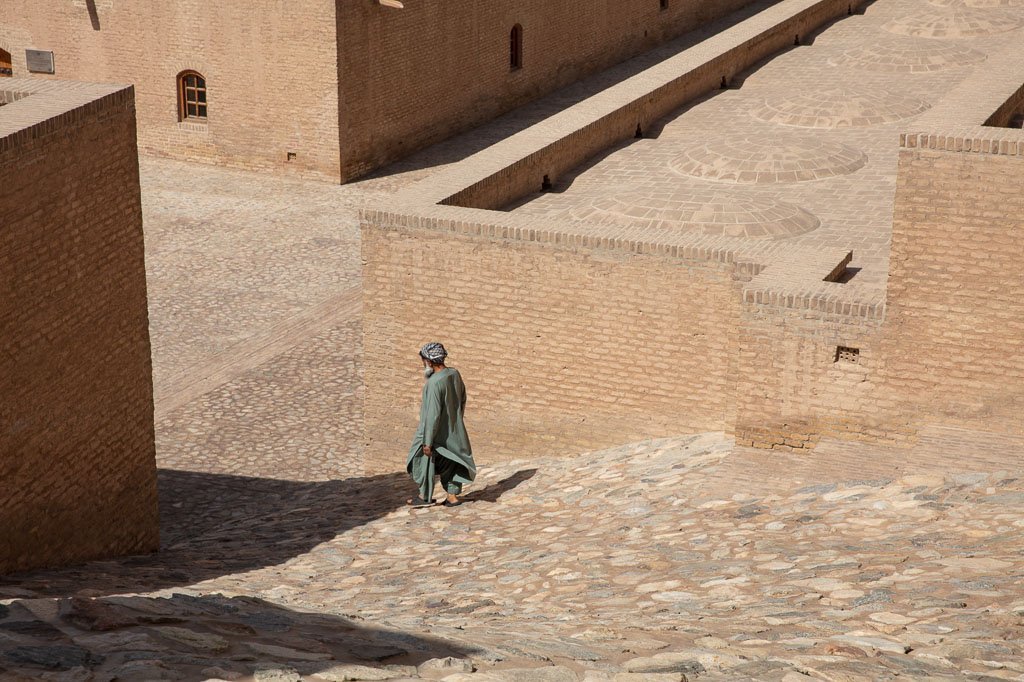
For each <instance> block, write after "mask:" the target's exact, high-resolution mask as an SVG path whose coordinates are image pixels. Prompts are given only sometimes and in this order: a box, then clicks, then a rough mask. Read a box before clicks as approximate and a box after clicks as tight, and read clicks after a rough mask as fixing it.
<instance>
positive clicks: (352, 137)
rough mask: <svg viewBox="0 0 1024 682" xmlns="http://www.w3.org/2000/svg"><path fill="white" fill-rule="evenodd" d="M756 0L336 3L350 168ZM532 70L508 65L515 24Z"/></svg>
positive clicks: (463, 125)
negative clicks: (388, 6)
mask: <svg viewBox="0 0 1024 682" xmlns="http://www.w3.org/2000/svg"><path fill="white" fill-rule="evenodd" d="M749 4H751V0H721V1H719V2H704V1H702V0H670V1H669V2H668V6H667V9H665V10H661V9H660V3H659V2H658V0H588V2H576V1H574V0H514V1H512V0H501V1H499V0H488V1H487V2H480V1H479V0H446V2H444V3H438V2H427V1H425V0H409V1H408V2H406V3H405V9H402V10H385V11H381V8H380V7H379V6H377V4H376V3H375V2H369V1H367V2H339V3H338V44H339V51H338V83H339V88H340V94H339V96H338V101H339V103H340V106H339V115H340V134H341V141H342V142H341V157H342V173H343V175H344V176H345V177H346V178H353V177H356V176H359V175H362V174H364V173H366V172H368V171H369V170H372V169H373V168H376V167H378V166H380V165H383V164H384V163H386V162H388V161H392V160H394V159H397V158H400V157H402V156H404V155H406V154H408V153H409V152H412V151H414V150H416V149H419V148H422V147H425V146H427V145H430V144H432V143H435V142H438V141H440V140H443V139H445V138H447V137H450V136H451V135H453V134H455V133H458V132H460V131H464V130H467V129H469V128H471V127H473V126H475V125H478V124H480V123H483V122H485V121H488V120H490V119H492V118H494V117H495V116H498V115H500V114H502V113H504V112H506V111H509V110H511V109H513V108H515V107H517V106H519V105H521V104H524V103H526V102H528V101H530V100H532V99H535V98H537V97H539V96H541V95H544V94H546V93H549V92H551V91H553V90H556V89H558V88H559V87H562V86H565V85H568V84H569V83H572V82H574V81H576V80H578V79H580V78H582V77H583V76H586V75H589V74H592V73H596V72H598V71H600V70H602V69H604V68H606V67H608V66H611V65H613V64H616V63H618V62H621V61H622V60H624V59H627V58H629V57H632V56H635V55H637V54H640V53H641V52H643V51H645V50H647V49H649V48H652V47H654V46H655V45H657V44H659V43H661V42H664V41H665V40H667V39H670V38H673V37H676V36H679V35H681V34H683V33H685V32H687V31H690V30H693V29H694V28H697V27H699V26H701V25H702V24H705V23H707V22H709V21H711V20H713V19H717V18H721V17H723V16H725V15H727V14H729V13H730V12H733V11H735V10H737V9H740V8H742V7H744V6H746V5H749ZM516 24H519V25H521V26H522V27H523V66H522V68H521V69H518V70H515V71H512V70H510V61H509V46H510V33H511V30H512V27H513V26H515V25H516Z"/></svg>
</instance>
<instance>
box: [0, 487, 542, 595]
mask: <svg viewBox="0 0 1024 682" xmlns="http://www.w3.org/2000/svg"><path fill="white" fill-rule="evenodd" d="M533 473H534V470H527V471H522V472H518V473H517V474H514V475H513V476H510V477H509V478H507V479H505V480H504V481H500V482H498V483H495V484H492V485H490V486H488V487H487V488H485V489H483V490H480V491H477V492H474V493H469V494H468V495H467V498H466V499H467V500H468V501H474V500H479V501H486V502H494V501H496V500H497V499H498V498H499V497H500V496H501V495H502V494H504V493H505V492H507V491H508V490H511V489H512V488H514V487H515V486H516V485H519V484H520V483H521V482H522V481H525V480H527V479H528V478H530V477H531V476H532V475H533ZM158 484H159V490H160V534H161V549H160V551H159V552H158V553H156V554H149V555H140V556H130V557H122V558H118V559H114V560H109V561H94V562H90V563H86V564H82V565H79V566H70V567H66V568H58V569H48V570H39V571H32V572H28V573H21V574H14V575H9V576H4V577H0V599H3V598H16V597H66V596H72V595H76V596H83V595H85V596H89V597H99V596H103V595H108V594H123V593H128V592H151V591H155V590H160V589H166V588H172V587H181V586H186V585H193V584H195V583H198V582H201V581H204V580H210V579H213V578H218V577H221V576H225V575H231V574H235V573H244V572H246V571H252V570H256V569H260V568H264V567H267V566H275V565H278V564H281V563H284V562H285V561H288V560H289V559H292V558H294V557H296V556H300V555H302V554H305V553H307V552H309V551H310V550H312V549H313V548H314V547H316V546H317V545H319V544H321V543H324V542H327V541H329V540H332V539H334V538H335V537H337V536H339V535H342V534H344V533H345V532H347V531H349V530H352V529H353V528H356V527H359V526H362V525H364V524H367V523H370V522H372V521H374V520H376V519H379V518H381V517H383V516H386V515H387V514H389V513H391V512H392V511H394V510H396V509H398V508H401V507H403V506H404V505H405V500H406V499H407V498H408V497H409V495H410V493H411V492H413V491H414V490H415V488H414V486H413V484H412V482H411V481H410V480H409V478H408V476H407V475H406V474H405V473H404V472H398V473H392V474H382V475H376V476H367V477H362V478H349V479H345V480H338V481H320V482H296V481H282V480H275V479H266V478H252V477H246V476H232V475H225V474H210V473H200V472H191V471H177V470H173V469H161V470H160V471H159V473H158ZM438 511H439V512H442V513H443V511H442V510H441V509H440V508H439V509H438ZM344 559H345V557H341V556H339V564H338V565H339V568H338V570H339V573H341V572H343V571H344V566H345V565H346V563H345V561H344Z"/></svg>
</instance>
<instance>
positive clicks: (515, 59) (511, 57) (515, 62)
mask: <svg viewBox="0 0 1024 682" xmlns="http://www.w3.org/2000/svg"><path fill="white" fill-rule="evenodd" d="M508 61H509V70H511V71H515V70H517V69H521V68H523V27H522V26H520V25H519V24H516V25H515V26H513V27H512V33H511V35H510V36H509V51H508Z"/></svg>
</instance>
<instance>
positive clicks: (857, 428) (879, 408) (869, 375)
mask: <svg viewBox="0 0 1024 682" xmlns="http://www.w3.org/2000/svg"><path fill="white" fill-rule="evenodd" d="M881 328H882V319H881V317H880V316H860V315H856V314H849V313H841V312H835V311H833V312H828V311H825V310H816V309H804V308H799V307H791V306H786V305H779V304H777V303H760V302H753V301H746V302H744V305H743V311H742V324H741V327H740V332H739V338H738V348H737V359H736V365H737V371H736V384H737V385H736V401H737V415H736V422H735V424H734V425H733V427H732V429H731V431H732V432H733V433H734V435H735V437H736V441H737V443H738V444H740V445H745V446H752V447H758V448H765V449H791V450H800V449H811V448H813V447H814V446H815V445H817V443H818V441H819V440H820V439H821V438H822V437H823V436H827V437H839V438H847V439H849V438H853V439H866V440H872V441H899V440H900V439H901V438H903V437H905V436H906V434H907V428H906V427H905V426H904V425H901V424H900V423H899V417H900V413H899V410H898V408H897V407H896V403H897V401H896V400H895V396H892V395H890V394H888V393H887V388H886V386H885V385H884V383H883V370H884V366H885V358H884V357H883V356H882V354H881V352H880V349H879V341H880V335H881ZM840 348H842V349H846V350H843V351H842V352H840Z"/></svg>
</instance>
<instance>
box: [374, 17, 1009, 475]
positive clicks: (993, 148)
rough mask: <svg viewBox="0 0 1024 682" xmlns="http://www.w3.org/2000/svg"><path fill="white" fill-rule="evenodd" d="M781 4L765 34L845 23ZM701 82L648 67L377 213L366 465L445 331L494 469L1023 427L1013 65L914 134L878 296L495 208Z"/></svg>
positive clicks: (795, 256)
mask: <svg viewBox="0 0 1024 682" xmlns="http://www.w3.org/2000/svg"><path fill="white" fill-rule="evenodd" d="M777 8H778V9H779V11H778V12H765V13H763V15H759V16H758V21H759V22H761V21H768V20H769V19H771V20H772V21H776V22H781V23H782V25H785V24H786V23H787V22H789V23H788V25H790V26H792V25H794V23H795V22H797V21H799V20H800V19H799V17H801V16H806V12H808V11H814V12H818V14H816V15H815V16H818V17H819V18H820V17H827V16H828V15H829V13H830V12H832V13H834V12H836V11H840V10H842V11H845V10H846V7H845V6H843V7H837V6H835V5H830V4H829V3H828V2H813V1H812V2H806V3H804V2H792V3H783V4H780V5H778V6H777ZM787 13H788V14H787ZM772 15H775V16H774V17H773V18H772ZM833 16H834V14H833ZM750 23H751V26H750V27H748V26H746V25H745V26H737V27H736V29H735V30H730V31H726V32H723V34H721V35H720V36H716V37H715V39H714V40H712V41H709V42H708V43H707V44H706V46H702V47H706V49H704V50H702V51H701V54H700V57H701V58H702V59H705V60H708V61H707V62H706V63H707V64H716V65H717V64H719V63H729V62H728V59H729V57H730V55H735V54H738V53H739V52H737V51H738V50H742V46H743V45H744V44H746V41H753V40H763V39H764V37H765V36H768V35H774V29H773V28H772V27H771V26H766V25H760V24H757V23H755V22H750ZM748 28H751V31H750V32H748V31H747V29H748ZM730 41H732V42H730ZM723 60H724V61H723ZM733 66H734V67H739V68H742V62H736V63H735V64H733ZM663 71H664V73H662V72H663ZM688 74H689V75H688ZM690 75H692V77H693V78H695V79H698V80H700V79H704V80H706V77H707V73H706V69H705V68H704V67H703V66H702V65H699V64H698V65H691V64H689V63H688V62H687V61H686V58H685V56H680V57H679V58H678V59H676V58H673V59H670V60H667V61H666V62H664V63H663V64H660V65H658V66H657V67H653V68H651V69H650V70H649V71H647V72H645V73H644V74H643V76H642V77H643V83H642V84H643V87H650V88H651V90H649V91H646V92H645V91H643V89H642V87H632V88H629V87H623V88H621V89H620V90H616V91H614V92H607V93H602V94H601V96H600V97H595V98H594V99H593V100H592V101H588V102H585V103H581V104H580V105H577V106H575V107H573V108H572V110H571V111H567V112H564V116H556V117H552V118H551V119H549V120H547V121H544V122H543V123H541V124H537V125H535V126H533V127H532V128H530V129H528V130H526V131H523V132H521V133H518V134H516V135H513V136H511V137H509V138H508V139H507V140H504V141H503V142H501V143H499V144H497V145H495V146H494V147H492V148H490V149H488V150H487V151H486V152H484V153H481V154H478V155H476V156H474V157H472V158H470V159H467V160H466V161H464V162H462V163H461V164H457V165H455V166H452V167H451V168H449V169H446V170H445V171H442V172H441V173H438V174H436V175H435V176H434V177H433V178H431V182H430V183H424V184H423V185H422V186H420V187H413V188H411V189H409V190H407V191H406V192H404V193H403V194H402V195H400V196H399V197H398V198H397V201H396V205H395V206H394V207H393V208H392V209H390V210H379V211H367V212H365V213H364V216H363V230H362V232H363V249H364V251H363V259H364V263H365V264H364V275H365V286H366V289H365V292H364V295H365V299H364V310H365V313H364V315H365V317H364V339H365V344H366V348H367V361H366V383H367V386H368V387H369V389H370V390H369V391H368V392H367V396H368V397H367V402H366V425H367V436H368V440H369V444H370V448H369V452H368V456H369V458H370V460H371V462H373V463H374V465H377V464H383V462H384V460H383V459H380V458H383V457H390V458H391V459H392V460H393V458H394V456H395V454H394V453H395V450H396V448H397V449H399V450H400V449H402V448H403V447H404V445H405V443H406V441H407V440H408V438H409V435H410V434H411V433H412V429H413V428H414V424H415V420H416V401H417V398H418V390H417V387H418V385H419V383H420V378H419V374H418V366H417V361H416V356H415V352H416V349H417V348H418V344H420V343H422V342H424V341H426V340H431V339H435V338H437V339H439V340H444V341H448V342H450V343H451V344H452V346H453V356H452V361H453V363H454V364H455V365H456V366H458V367H460V368H462V369H464V370H465V373H466V374H467V378H468V379H469V384H470V388H471V396H470V401H471V405H472V408H471V410H470V413H469V415H470V416H469V420H470V421H471V424H470V426H471V429H472V432H473V433H474V434H476V436H477V440H478V442H479V443H480V444H482V445H484V446H485V447H486V448H487V449H488V457H494V458H503V457H519V456H525V455H533V454H540V453H542V452H552V451H557V450H558V448H559V447H562V446H564V447H565V448H573V449H576V450H579V449H583V448H591V449H592V448H597V447H600V446H607V445H612V444H616V443H622V442H628V441H629V440H637V439H639V438H644V437H656V436H660V435H666V434H668V433H672V432H673V431H674V432H677V433H678V432H685V431H692V430H710V429H721V430H725V431H727V432H730V433H732V434H733V435H735V437H736V440H737V443H738V444H741V445H747V446H754V447H760V448H785V449H810V448H813V447H814V446H815V445H816V444H817V443H818V442H819V441H820V440H821V439H823V438H840V439H858V440H867V441H872V442H880V441H881V442H886V443H893V444H908V443H911V442H913V441H914V440H915V438H916V436H917V433H919V431H920V429H921V428H922V427H925V426H927V425H930V424H945V425H958V426H963V427H967V428H971V429H978V430H985V431H992V432H999V433H1008V434H1018V435H1019V434H1022V433H1024V421H1022V420H1021V419H1020V414H1021V410H1022V408H1024V390H1022V389H1021V387H1022V386H1024V359H1022V358H1024V352H1022V351H1024V347H1022V344H1024V280H1022V279H1021V277H1020V272H1019V264H1020V263H1021V262H1022V259H1024V239H1022V238H1021V235H1020V227H1021V225H1022V222H1021V217H1020V216H1021V215H1024V199H1022V198H1021V196H1022V195H1021V192H1020V178H1021V177H1022V176H1024V133H1022V132H1021V131H1020V130H1016V129H1012V128H1009V127H997V126H1000V125H1002V126H1006V125H1008V123H1009V121H1011V120H1013V119H1014V118H1015V117H1016V116H1017V115H1018V114H1019V113H1020V112H1019V111H1018V109H1019V108H1020V102H1021V99H1020V93H1021V92H1022V88H1021V83H1024V66H1022V65H1021V64H1020V62H1019V58H1018V56H1017V55H1016V54H1014V53H1013V52H1012V51H1010V52H1008V53H1007V54H1002V55H993V56H991V57H990V58H989V60H988V62H987V63H986V75H987V78H985V79H968V80H967V81H965V82H964V85H963V86H961V87H959V88H956V89H954V91H952V92H950V93H948V94H947V96H946V99H945V100H944V101H943V103H941V104H940V105H937V106H936V107H934V108H933V110H931V111H930V112H929V113H928V114H926V115H924V116H923V117H921V118H919V119H917V121H916V122H915V123H914V126H915V128H914V130H915V131H917V132H913V133H910V132H908V133H905V134H904V135H902V136H901V140H900V144H901V146H902V148H903V149H902V151H901V154H900V157H899V166H898V182H897V189H896V197H895V215H894V222H893V237H892V250H891V266H890V274H889V281H888V286H887V288H883V287H881V286H879V285H877V284H873V283H859V282H858V281H857V279H856V277H855V276H853V278H852V279H851V278H850V277H851V273H848V272H847V271H846V269H845V268H846V265H847V264H848V263H849V261H850V254H849V253H848V252H845V253H841V252H840V251H839V250H838V249H832V250H826V249H815V250H813V251H804V250H802V249H796V248H794V247H792V246H790V245H787V244H786V243H785V242H775V243H772V242H754V241H751V240H741V239H728V238H724V237H708V236H699V235H695V234H672V233H671V232H670V231H668V230H658V229H656V228H649V227H641V226H632V225H631V226H630V227H629V228H628V229H627V228H622V227H619V228H616V227H614V226H613V227H609V226H607V225H604V226H602V225H597V224H593V225H592V224H588V223H585V222H560V221H557V220H554V221H552V220H545V219H543V218H538V217H531V216H524V215H522V214H518V213H516V212H511V213H506V212H497V211H494V210H484V209H495V208H499V207H501V206H502V205H503V204H505V203H507V202H509V201H511V200H514V199H516V198H518V197H519V196H521V195H522V194H523V193H525V192H529V191H536V189H537V185H538V184H539V183H538V182H537V181H538V180H539V178H540V177H541V175H542V174H546V173H547V172H548V169H549V168H555V166H556V162H558V163H561V162H564V159H561V160H559V159H558V158H555V157H557V154H555V153H554V152H553V151H552V150H555V149H561V153H562V154H563V156H573V155H583V156H585V155H586V154H587V153H589V150H590V149H591V147H592V146H593V140H595V139H599V138H601V137H602V136H614V135H619V136H621V135H622V134H623V130H625V128H623V125H624V120H619V119H620V118H621V117H620V116H619V114H620V113H621V112H622V111H630V107H634V106H635V104H634V103H635V102H638V101H643V102H645V103H646V104H647V106H651V107H654V108H656V107H657V104H656V102H654V100H656V99H657V98H658V97H661V96H668V97H673V96H674V95H673V94H666V93H672V92H673V89H671V88H666V87H663V84H667V83H669V82H674V81H672V79H677V80H680V79H681V80H685V79H686V78H688V77H690ZM622 92H629V93H631V97H620V94H621V93H622ZM986 123H987V125H984V124H986ZM620 128H622V130H620ZM920 131H926V132H920ZM627 132H628V131H627ZM553 159H554V160H553ZM557 172H558V170H557V169H556V170H555V171H554V173H553V175H556V174H557ZM502 192H504V194H502ZM980 197H984V199H980ZM640 311H643V314H642V315H641V314H640ZM434 320H437V322H438V323H437V324H436V325H435V324H434V323H433V322H434ZM531 330H535V331H532V332H531ZM609 339H611V340H614V341H615V343H617V344H619V347H621V346H624V347H625V349H626V352H625V353H623V352H617V351H616V348H617V347H616V346H615V345H608V342H607V341H608V340H609ZM580 357H582V358H584V359H585V360H584V361H583V362H582V363H580V362H577V361H576V359H577V358H580ZM623 365H624V366H623ZM406 368H407V369H406ZM476 383H481V384H482V385H481V387H480V388H478V389H477V390H476V391H475V392H472V389H473V387H474V384H476ZM651 386H655V387H656V389H655V390H652V389H651ZM662 389H663V390H662ZM593 406H598V407H596V408H595V407H593ZM584 419H586V421H584ZM537 444H543V446H541V447H538V445H537Z"/></svg>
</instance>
